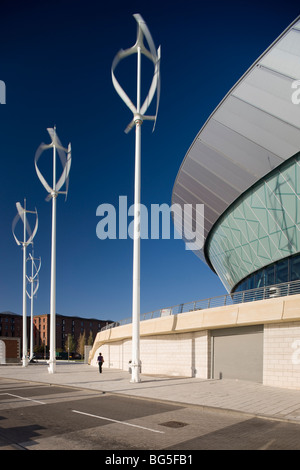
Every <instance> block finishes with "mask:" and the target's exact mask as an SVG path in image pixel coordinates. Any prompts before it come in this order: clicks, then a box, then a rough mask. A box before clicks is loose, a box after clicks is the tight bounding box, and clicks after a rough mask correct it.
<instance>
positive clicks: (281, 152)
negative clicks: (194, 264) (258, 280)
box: [172, 17, 300, 261]
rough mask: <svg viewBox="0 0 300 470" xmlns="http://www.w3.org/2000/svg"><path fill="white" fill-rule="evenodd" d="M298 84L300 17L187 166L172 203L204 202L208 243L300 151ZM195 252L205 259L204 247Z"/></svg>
mask: <svg viewBox="0 0 300 470" xmlns="http://www.w3.org/2000/svg"><path fill="white" fill-rule="evenodd" d="M295 80H300V17H298V18H297V19H296V20H295V21H294V22H293V23H292V25H290V26H289V27H288V28H287V29H286V30H285V31H284V32H283V33H282V34H281V35H280V36H279V38H278V39H276V41H274V43H273V44H272V45H271V46H270V47H269V48H268V49H267V50H266V51H265V52H264V53H263V54H262V55H261V56H260V57H259V59H258V60H257V61H256V62H255V63H254V64H253V65H252V66H251V67H250V69H249V70H248V71H247V72H246V73H245V74H244V76H243V77H242V78H241V79H240V80H239V81H238V83H237V84H236V85H235V86H234V87H233V88H232V89H231V90H230V92H229V93H228V94H227V95H226V97H225V98H224V99H223V101H222V102H221V103H220V104H219V106H218V107H217V108H216V109H215V111H214V112H213V113H212V114H211V116H210V117H209V119H208V120H207V122H206V123H205V124H204V126H203V127H202V129H201V130H200V131H199V133H198V135H197V136H196V138H195V140H194V142H193V143H192V145H191V147H190V148H189V150H188V152H187V154H186V156H185V158H184V160H183V162H182V165H181V167H180V170H179V172H178V175H177V178H176V181H175V184H174V188H173V194H172V203H173V204H174V203H178V204H180V205H183V204H192V203H193V204H204V236H205V239H206V237H207V235H208V233H209V231H210V230H211V228H212V227H213V225H214V224H215V222H216V221H217V220H218V218H219V217H220V215H221V214H223V212H224V211H225V210H226V209H227V208H228V207H229V206H230V205H231V204H232V203H233V202H234V201H235V200H236V199H237V198H238V197H239V196H240V195H241V194H242V193H244V192H245V191H246V190H247V189H248V188H250V187H251V186H252V185H253V184H254V183H256V182H257V181H258V180H260V179H261V178H262V177H263V176H265V175H266V174H268V173H269V172H270V171H271V170H273V169H274V168H276V167H277V166H278V165H280V164H281V163H282V162H283V161H285V160H287V159H288V158H290V157H291V156H293V155H294V154H296V153H297V152H298V151H299V150H300V104H299V105H295V104H293V102H292V93H293V92H295V89H293V88H292V83H293V82H294V81H295ZM298 86H300V81H299V85H298ZM298 96H299V98H300V94H299V95H298ZM175 223H176V220H175ZM178 228H179V227H178ZM179 229H180V233H181V227H180V228H179ZM195 253H196V254H197V255H198V256H199V257H200V258H201V259H202V260H203V261H205V256H204V251H203V248H201V249H199V250H198V251H195Z"/></svg>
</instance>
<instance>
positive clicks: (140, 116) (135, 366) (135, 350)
mask: <svg viewBox="0 0 300 470" xmlns="http://www.w3.org/2000/svg"><path fill="white" fill-rule="evenodd" d="M133 16H134V18H135V20H136V21H137V24H138V29H137V39H136V43H135V45H134V46H133V47H131V48H129V49H126V50H120V51H119V52H118V54H117V55H116V56H115V58H114V60H113V63H112V69H111V75H112V82H113V85H114V87H115V90H116V92H117V93H118V95H119V96H120V97H121V98H122V100H123V101H124V103H125V104H126V105H127V106H128V108H129V109H130V110H131V111H132V113H133V120H132V121H131V123H130V124H129V125H128V126H127V128H126V129H125V132H126V133H128V132H129V131H130V130H131V129H132V128H133V127H134V126H135V182H134V238H133V287H132V362H131V371H132V372H131V373H132V375H131V382H140V377H139V369H140V198H141V126H142V123H143V121H144V120H145V119H147V120H153V121H154V127H155V123H156V118H157V112H158V105H159V97H160V47H159V48H158V50H157V51H156V49H155V45H154V42H153V39H152V36H151V34H150V31H149V29H148V27H147V25H146V23H145V22H144V20H143V18H142V17H141V15H139V14H135V15H133ZM144 38H145V39H146V41H147V43H148V46H149V49H150V50H148V49H147V48H146V47H145V45H144ZM132 54H137V95H136V96H137V98H136V106H135V105H134V104H133V103H132V101H131V100H130V99H129V97H128V96H127V94H126V93H125V91H124V90H123V88H122V87H121V86H120V84H119V82H118V81H117V79H116V77H115V74H114V71H115V69H116V67H117V65H118V63H119V62H120V60H122V59H124V58H126V57H128V56H130V55H132ZM142 54H143V55H144V56H145V57H147V58H148V59H150V60H151V61H152V62H153V65H154V74H153V79H152V83H151V86H150V89H149V92H148V95H147V97H146V99H145V101H144V103H143V104H142V105H141V57H142ZM155 92H157V103H156V114H155V116H146V115H145V113H146V111H147V109H148V107H149V106H150V103H151V101H152V99H153V97H154V95H155ZM154 127H153V129H154Z"/></svg>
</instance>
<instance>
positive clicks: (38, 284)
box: [32, 278, 40, 296]
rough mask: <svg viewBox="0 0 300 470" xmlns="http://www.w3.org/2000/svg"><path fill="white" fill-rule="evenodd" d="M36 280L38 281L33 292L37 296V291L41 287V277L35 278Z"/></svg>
mask: <svg viewBox="0 0 300 470" xmlns="http://www.w3.org/2000/svg"><path fill="white" fill-rule="evenodd" d="M35 282H36V286H35V289H34V290H33V293H32V295H33V296H35V294H36V293H37V291H38V289H39V286H40V281H39V278H37V279H35Z"/></svg>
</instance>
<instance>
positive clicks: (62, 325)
mask: <svg viewBox="0 0 300 470" xmlns="http://www.w3.org/2000/svg"><path fill="white" fill-rule="evenodd" d="M107 323H112V322H111V321H110V320H108V321H104V320H97V319H95V318H82V317H67V316H64V315H58V314H56V349H62V350H64V349H65V344H66V341H67V338H68V335H69V334H71V335H72V336H73V338H74V339H75V341H76V342H77V340H78V339H79V336H80V334H83V333H85V337H86V340H87V339H88V338H89V336H90V332H91V333H92V336H93V340H94V339H95V337H96V335H97V333H98V332H99V331H100V330H101V328H103V327H104V326H105V325H107ZM33 344H34V346H42V345H45V346H47V347H49V346H50V314H42V315H35V316H34V318H33Z"/></svg>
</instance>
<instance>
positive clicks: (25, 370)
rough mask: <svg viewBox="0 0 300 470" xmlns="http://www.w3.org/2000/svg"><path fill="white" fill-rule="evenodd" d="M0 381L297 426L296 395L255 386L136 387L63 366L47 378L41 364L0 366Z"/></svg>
mask: <svg viewBox="0 0 300 470" xmlns="http://www.w3.org/2000/svg"><path fill="white" fill-rule="evenodd" d="M0 378H4V379H13V380H20V381H29V382H31V383H43V384H48V385H61V386H67V387H75V388H80V389H88V390H98V391H99V392H105V393H111V394H119V395H123V396H124V395H126V396H132V397H137V398H146V399H149V400H159V401H163V402H172V403H176V404H183V405H189V406H197V407H202V408H203V409H204V410H205V409H206V410H210V411H218V412H223V413H239V414H244V415H246V416H249V417H253V416H255V417H261V418H265V419H272V420H280V421H287V422H293V423H297V424H300V390H291V389H283V388H277V387H269V386H265V385H262V384H260V383H256V382H248V381H242V380H233V379H220V380H219V379H207V380H205V379H198V378H187V377H166V376H151V375H143V374H141V375H140V379H141V381H140V382H139V383H131V382H130V379H131V375H130V374H129V372H126V371H123V370H118V369H108V368H103V373H102V374H99V371H98V367H97V368H96V367H94V366H90V365H88V364H83V363H76V362H67V361H66V362H63V361H62V362H61V361H57V365H56V371H55V373H54V374H49V372H48V365H47V363H46V362H43V361H41V362H38V363H36V364H29V365H28V366H27V367H22V366H21V365H0Z"/></svg>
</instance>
